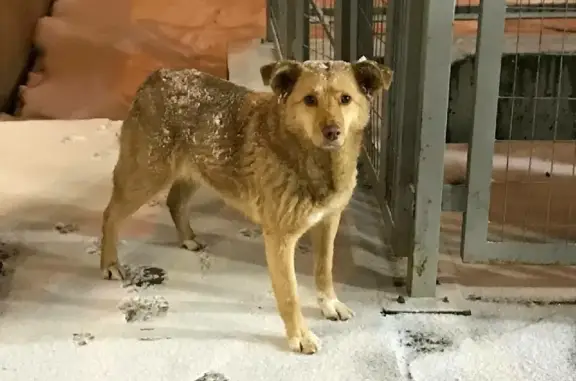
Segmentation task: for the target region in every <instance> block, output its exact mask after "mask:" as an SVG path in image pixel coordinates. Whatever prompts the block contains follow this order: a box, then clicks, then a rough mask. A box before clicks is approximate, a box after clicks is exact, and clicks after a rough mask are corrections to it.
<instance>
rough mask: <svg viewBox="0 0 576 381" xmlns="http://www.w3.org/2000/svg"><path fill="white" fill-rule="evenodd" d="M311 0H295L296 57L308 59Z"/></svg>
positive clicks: (303, 59) (299, 59)
mask: <svg viewBox="0 0 576 381" xmlns="http://www.w3.org/2000/svg"><path fill="white" fill-rule="evenodd" d="M309 1H310V0H295V2H296V4H295V13H296V14H295V20H294V21H295V23H294V25H295V28H294V29H295V30H294V44H293V48H292V50H293V52H294V59H295V60H297V61H306V60H308V59H309V58H310V48H309V46H310V3H309Z"/></svg>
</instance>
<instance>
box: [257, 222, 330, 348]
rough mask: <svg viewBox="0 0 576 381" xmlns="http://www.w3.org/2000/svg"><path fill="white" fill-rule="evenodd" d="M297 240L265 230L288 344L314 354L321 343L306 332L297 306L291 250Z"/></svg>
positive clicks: (273, 285) (272, 274)
mask: <svg viewBox="0 0 576 381" xmlns="http://www.w3.org/2000/svg"><path fill="white" fill-rule="evenodd" d="M297 240H298V237H286V236H281V235H276V234H270V232H266V231H264V243H265V246H266V261H267V262H268V270H269V271H270V277H271V279H272V288H273V289H274V295H275V297H276V304H277V306H278V310H279V312H280V316H281V317H282V320H283V321H284V327H285V329H286V335H287V336H288V345H289V347H290V349H291V350H293V351H295V352H302V353H306V354H312V353H316V352H317V351H318V350H319V349H320V341H319V340H318V338H317V337H316V336H315V335H314V334H313V333H312V332H311V331H310V330H309V329H308V327H307V325H306V322H305V321H304V317H303V316H302V310H301V309H300V303H299V301H298V289H297V288H298V285H297V283H296V272H295V269H294V250H295V249H296V243H297Z"/></svg>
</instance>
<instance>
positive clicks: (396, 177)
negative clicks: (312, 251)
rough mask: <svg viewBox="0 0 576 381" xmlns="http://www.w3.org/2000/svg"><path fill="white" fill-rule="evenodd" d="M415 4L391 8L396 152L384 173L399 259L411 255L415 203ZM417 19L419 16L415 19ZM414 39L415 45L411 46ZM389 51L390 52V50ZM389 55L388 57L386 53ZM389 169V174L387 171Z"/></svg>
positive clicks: (418, 39) (392, 139)
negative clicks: (413, 13) (411, 105)
mask: <svg viewBox="0 0 576 381" xmlns="http://www.w3.org/2000/svg"><path fill="white" fill-rule="evenodd" d="M412 3H414V1H411V0H408V1H407V0H403V1H402V2H400V3H396V4H395V5H394V7H395V9H394V10H395V12H394V19H395V21H394V26H395V27H396V26H397V27H398V29H399V30H397V31H396V34H395V35H394V42H393V44H394V47H393V55H394V65H395V68H396V78H397V81H396V83H394V86H395V87H394V97H395V99H394V113H395V118H394V122H393V123H392V124H390V129H391V131H390V132H391V133H390V138H389V140H390V142H391V143H389V144H394V145H395V147H394V148H395V152H394V154H393V155H389V157H388V160H389V161H390V162H389V163H387V164H388V165H389V166H392V168H388V167H387V171H386V172H387V173H391V174H392V176H391V178H388V179H386V183H387V184H388V186H389V187H391V193H390V204H391V210H392V216H393V218H394V222H395V226H396V231H395V233H394V235H393V236H392V237H393V240H392V245H393V248H394V253H395V255H396V256H399V257H409V256H410V255H411V254H412V253H413V251H414V241H413V234H414V208H413V204H414V202H415V190H416V189H415V187H414V184H413V183H414V181H415V171H416V152H415V149H416V140H417V139H418V133H419V130H418V123H419V118H420V116H419V115H418V114H417V113H414V110H413V109H412V108H411V107H408V108H407V107H405V105H406V104H408V102H412V100H413V99H418V97H419V94H420V78H419V77H418V76H412V75H407V74H408V73H417V72H419V71H420V59H421V57H420V55H421V49H422V42H421V37H420V34H415V33H411V32H410V28H409V27H408V26H409V25H411V23H412V19H411V17H412V15H411V12H413V10H414V9H415V11H416V12H419V11H418V9H417V8H412V7H411V5H412ZM416 17H417V18H416V19H418V15H416ZM413 39H416V41H414V42H412V40H413ZM391 50H392V49H391ZM386 54H387V55H388V53H386ZM390 169H391V170H390Z"/></svg>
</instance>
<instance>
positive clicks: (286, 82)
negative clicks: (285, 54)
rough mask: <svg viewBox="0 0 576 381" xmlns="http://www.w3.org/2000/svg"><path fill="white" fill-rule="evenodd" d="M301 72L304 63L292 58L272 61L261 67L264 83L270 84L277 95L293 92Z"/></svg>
mask: <svg viewBox="0 0 576 381" xmlns="http://www.w3.org/2000/svg"><path fill="white" fill-rule="evenodd" d="M301 72H302V65H301V64H300V63H299V62H297V61H291V60H284V61H278V62H274V63H270V64H268V65H264V66H262V67H261V68H260V75H261V76H262V82H264V85H266V86H270V87H271V88H272V91H274V93H276V95H278V96H283V97H285V96H287V95H288V94H290V93H291V92H292V89H293V88H294V85H295V84H296V81H297V80H298V77H299V76H300V73H301Z"/></svg>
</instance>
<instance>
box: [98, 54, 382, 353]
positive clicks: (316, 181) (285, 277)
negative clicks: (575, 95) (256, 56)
mask: <svg viewBox="0 0 576 381" xmlns="http://www.w3.org/2000/svg"><path fill="white" fill-rule="evenodd" d="M260 71H261V74H262V78H263V80H264V83H265V84H270V86H271V88H272V90H273V92H272V93H257V92H253V91H251V90H249V89H247V88H244V87H240V86H237V85H235V84H233V83H231V82H228V81H225V80H222V79H219V78H216V77H213V76H210V75H208V74H204V73H201V72H199V71H196V70H159V71H156V72H154V73H153V74H152V75H150V77H149V78H148V79H147V80H146V81H145V82H144V83H143V85H142V86H141V87H140V89H139V90H138V92H137V94H136V97H135V99H134V101H133V104H132V108H131V110H130V114H129V116H128V118H127V119H126V120H125V121H124V124H123V125H122V132H121V134H120V153H119V157H118V162H117V164H116V167H115V169H114V180H113V183H114V189H113V192H112V196H111V199H110V203H109V204H108V207H107V208H106V210H105V212H104V222H103V227H102V233H103V237H102V255H101V259H100V260H101V262H100V267H101V270H102V275H103V276H104V277H105V278H107V279H110V278H115V279H122V278H123V277H124V274H123V270H122V267H121V266H120V265H119V263H118V256H117V250H116V243H117V240H118V228H119V225H120V223H121V222H122V221H123V220H124V219H126V218H127V217H129V216H130V215H131V214H133V213H134V212H135V211H136V210H138V209H139V208H140V207H141V206H142V205H143V204H144V203H146V202H147V201H148V200H149V199H150V198H151V197H153V196H154V195H155V194H156V193H158V192H159V191H160V190H162V189H163V188H164V187H166V186H169V185H171V189H170V192H169V194H168V199H167V204H168V207H169V209H170V214H171V216H172V219H173V220H174V224H175V225H176V229H177V230H178V235H179V239H180V244H181V245H182V246H183V247H185V248H188V249H190V250H199V249H201V248H202V247H203V244H202V243H200V242H199V241H198V240H197V238H196V235H195V234H194V231H193V230H192V228H191V227H190V222H189V216H190V213H189V208H188V206H189V201H190V198H191V197H192V194H193V193H194V191H195V190H196V189H197V188H198V186H200V185H206V186H208V187H210V188H212V189H213V190H214V191H216V192H217V193H218V194H219V195H220V196H221V197H222V198H223V199H224V200H225V201H226V202H227V203H228V204H229V205H231V206H232V207H234V208H236V209H238V210H239V211H241V212H242V213H244V214H245V215H246V217H248V218H249V219H250V220H252V221H253V222H254V223H257V224H260V225H261V226H262V232H263V236H264V241H265V249H266V260H267V263H268V268H269V271H270V277H271V279H272V286H273V289H274V293H275V296H276V302H277V305H278V309H279V311H280V315H281V316H282V319H283V321H284V324H285V328H286V334H287V336H288V343H289V346H290V348H291V349H292V350H294V351H297V352H304V353H314V352H316V351H317V350H318V349H319V340H318V339H317V338H316V336H315V335H314V334H313V333H312V332H311V331H310V330H309V329H308V327H307V325H306V322H305V321H304V318H303V316H302V312H301V309H300V305H299V301H298V295H297V284H296V274H295V271H294V249H295V247H296V244H297V241H298V239H299V238H300V237H301V236H302V235H303V234H304V233H305V232H306V231H308V230H311V239H312V243H313V249H314V259H315V266H314V274H315V278H316V287H317V292H318V303H319V305H320V308H321V310H322V313H323V314H324V316H326V317H327V318H328V319H330V320H348V319H349V318H350V317H352V316H353V312H352V311H351V310H350V309H349V308H348V307H346V305H344V304H343V303H342V302H340V301H339V300H338V298H337V297H336V294H335V292H334V286H333V283H332V258H333V252H334V238H335V236H336V231H337V230H338V224H339V222H340V214H341V212H342V210H343V209H344V208H345V207H346V205H347V204H348V201H349V200H350V197H351V196H352V192H353V190H354V187H355V186H356V162H357V159H358V155H359V153H360V149H361V143H362V136H363V130H364V128H365V126H366V125H367V123H368V120H369V115H370V101H371V99H372V97H373V96H374V95H375V94H376V93H378V92H379V91H380V90H381V89H388V88H389V86H390V83H391V81H392V71H391V70H390V69H389V68H386V67H381V66H379V65H378V64H377V63H375V62H373V61H363V62H358V63H354V64H350V63H346V62H342V61H307V62H304V63H298V62H295V61H280V62H276V63H272V64H269V65H266V66H263V67H262V68H261V70H260Z"/></svg>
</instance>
